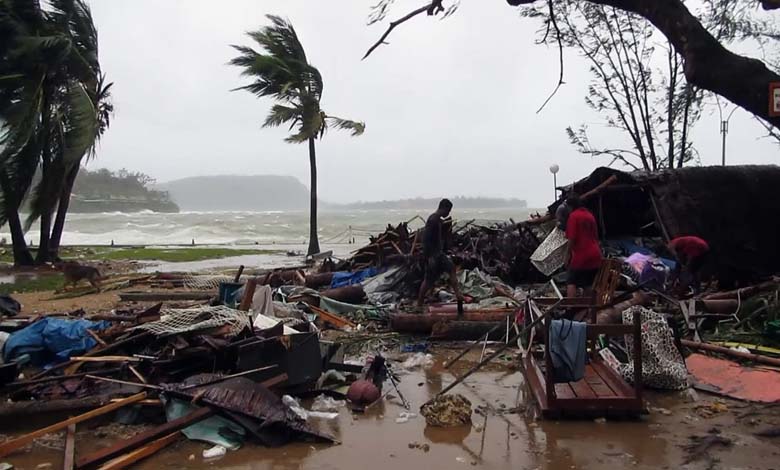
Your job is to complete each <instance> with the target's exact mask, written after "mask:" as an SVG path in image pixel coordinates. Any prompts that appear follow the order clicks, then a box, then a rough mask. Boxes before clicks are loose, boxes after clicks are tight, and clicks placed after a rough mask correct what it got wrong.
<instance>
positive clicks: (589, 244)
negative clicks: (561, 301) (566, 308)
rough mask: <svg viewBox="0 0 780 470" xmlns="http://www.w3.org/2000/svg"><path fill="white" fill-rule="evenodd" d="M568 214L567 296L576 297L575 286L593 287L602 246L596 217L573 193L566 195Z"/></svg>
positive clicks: (599, 264)
mask: <svg viewBox="0 0 780 470" xmlns="http://www.w3.org/2000/svg"><path fill="white" fill-rule="evenodd" d="M566 205H567V206H569V208H570V209H571V214H569V218H568V220H567V222H566V238H568V239H569V255H570V256H569V272H568V276H567V280H566V296H567V297H576V296H577V288H578V287H580V288H583V289H585V290H587V289H590V288H591V287H592V286H593V281H594V279H596V274H597V273H598V272H599V268H600V267H601V247H600V246H599V234H598V229H597V228H596V218H595V217H593V214H591V212H590V211H589V210H588V209H586V208H585V207H584V206H583V205H582V199H580V196H579V195H578V194H575V193H571V194H569V196H568V197H567V198H566Z"/></svg>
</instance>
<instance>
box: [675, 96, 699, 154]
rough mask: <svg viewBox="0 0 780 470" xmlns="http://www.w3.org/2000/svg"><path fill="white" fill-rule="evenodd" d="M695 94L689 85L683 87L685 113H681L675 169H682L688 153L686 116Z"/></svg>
mask: <svg viewBox="0 0 780 470" xmlns="http://www.w3.org/2000/svg"><path fill="white" fill-rule="evenodd" d="M695 93H696V92H695V91H694V89H693V87H692V86H691V85H690V84H687V85H685V111H684V112H683V128H682V137H681V138H680V140H681V144H680V157H679V159H678V160H677V168H682V167H683V165H684V164H685V155H686V154H687V151H688V148H687V147H688V115H689V113H690V109H691V102H692V101H693V98H694V94H695Z"/></svg>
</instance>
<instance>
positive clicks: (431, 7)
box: [361, 0, 443, 60]
mask: <svg viewBox="0 0 780 470" xmlns="http://www.w3.org/2000/svg"><path fill="white" fill-rule="evenodd" d="M441 3H442V0H433V1H432V2H430V3H428V4H426V5H425V6H422V7H420V8H418V9H416V10H414V11H413V12H411V13H409V14H407V15H406V16H404V17H402V18H399V19H397V20H395V21H392V22H390V25H389V26H388V27H387V31H385V34H383V35H382V37H381V38H379V41H377V42H376V44H374V45H373V46H371V48H370V49H368V52H366V55H364V56H363V59H361V60H366V58H367V57H368V56H370V55H371V53H372V52H374V50H376V48H378V47H379V46H381V45H382V44H387V43H386V42H385V39H387V37H388V36H390V33H392V32H393V30H394V29H395V28H396V27H397V26H399V25H401V24H403V23H406V22H407V21H409V20H411V19H412V18H414V17H415V16H417V15H419V14H421V13H424V12H428V14H429V15H431V14H435V13H431V12H436V10H437V5H438V8H442V9H443V7H442V6H441Z"/></svg>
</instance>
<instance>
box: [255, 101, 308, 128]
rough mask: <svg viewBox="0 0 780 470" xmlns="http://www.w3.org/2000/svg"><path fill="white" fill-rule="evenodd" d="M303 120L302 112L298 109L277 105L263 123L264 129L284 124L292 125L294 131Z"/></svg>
mask: <svg viewBox="0 0 780 470" xmlns="http://www.w3.org/2000/svg"><path fill="white" fill-rule="evenodd" d="M301 118H302V110H301V108H298V107H290V106H283V105H281V104H275V105H273V106H272V107H271V111H270V112H269V113H268V116H267V117H266V118H265V122H263V127H278V126H281V125H282V124H286V123H291V124H290V129H292V128H293V127H294V126H295V125H296V124H297V123H298V122H300V120H301Z"/></svg>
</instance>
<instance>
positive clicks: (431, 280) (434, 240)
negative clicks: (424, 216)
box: [417, 199, 462, 306]
mask: <svg viewBox="0 0 780 470" xmlns="http://www.w3.org/2000/svg"><path fill="white" fill-rule="evenodd" d="M451 210H452V202H450V200H449V199H442V200H441V202H440V203H439V208H438V209H437V210H436V212H434V213H433V214H431V215H430V217H428V220H427V221H426V222H425V229H423V240H422V245H423V257H424V258H425V278H424V279H423V282H422V285H421V286H420V293H419V296H418V298H417V304H418V305H420V306H422V304H423V300H424V299H425V296H426V295H427V294H428V291H429V290H431V288H432V287H433V286H434V284H435V283H436V281H437V280H438V279H439V277H441V275H442V274H444V273H447V274H449V281H450V286H451V287H452V290H453V292H454V293H455V296H456V297H457V298H458V299H461V298H462V296H461V294H460V287H459V286H458V278H457V276H456V275H455V265H454V264H452V260H450V258H449V257H448V256H447V255H446V254H445V253H444V241H445V237H444V220H443V219H446V218H447V217H449V215H450V211H451Z"/></svg>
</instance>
